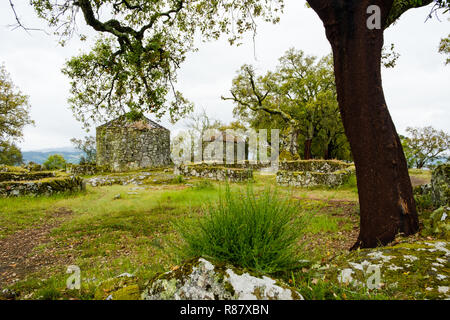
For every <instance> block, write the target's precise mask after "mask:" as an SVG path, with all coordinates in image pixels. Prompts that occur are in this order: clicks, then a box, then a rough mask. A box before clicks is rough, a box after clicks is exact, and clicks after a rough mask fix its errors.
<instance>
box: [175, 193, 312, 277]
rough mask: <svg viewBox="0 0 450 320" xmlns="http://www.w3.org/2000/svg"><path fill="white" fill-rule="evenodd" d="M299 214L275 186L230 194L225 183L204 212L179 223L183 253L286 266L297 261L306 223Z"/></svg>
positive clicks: (251, 265)
mask: <svg viewBox="0 0 450 320" xmlns="http://www.w3.org/2000/svg"><path fill="white" fill-rule="evenodd" d="M297 213H298V207H297V206H295V205H294V203H292V202H291V201H290V200H289V199H287V198H285V199H283V198H281V197H280V196H279V195H278V193H277V191H276V190H271V189H266V190H265V191H263V192H262V193H259V194H255V193H254V191H253V189H252V188H251V187H248V188H247V190H246V192H242V191H238V192H231V190H230V189H229V187H228V186H227V188H226V190H225V192H224V193H223V195H221V197H220V199H219V202H218V203H217V204H210V205H209V206H208V208H207V214H205V216H203V217H202V218H200V219H196V220H194V221H192V222H191V223H186V222H184V221H183V222H182V223H178V224H177V229H178V231H179V232H180V234H181V236H182V237H183V239H184V240H185V242H186V246H184V247H182V251H183V252H186V253H187V254H188V255H190V256H204V257H210V258H212V259H214V260H217V261H220V262H225V263H231V264H233V265H235V266H239V267H243V268H247V269H253V270H256V271H259V272H263V273H272V272H276V271H279V270H284V269H289V268H291V267H293V266H295V265H296V263H297V261H298V259H299V255H298V248H297V247H296V246H295V244H296V242H297V239H298V238H299V236H300V235H301V234H302V229H303V228H304V224H305V219H303V218H304V217H305V216H300V217H299V216H298V215H297Z"/></svg>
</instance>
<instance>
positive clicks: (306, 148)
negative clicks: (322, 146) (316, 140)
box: [303, 139, 312, 160]
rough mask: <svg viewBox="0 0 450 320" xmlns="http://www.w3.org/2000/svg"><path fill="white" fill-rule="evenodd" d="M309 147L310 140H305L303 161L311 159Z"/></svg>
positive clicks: (310, 144)
mask: <svg viewBox="0 0 450 320" xmlns="http://www.w3.org/2000/svg"><path fill="white" fill-rule="evenodd" d="M311 146H312V139H306V140H305V144H304V149H303V157H304V159H305V160H309V159H311V158H312V154H311Z"/></svg>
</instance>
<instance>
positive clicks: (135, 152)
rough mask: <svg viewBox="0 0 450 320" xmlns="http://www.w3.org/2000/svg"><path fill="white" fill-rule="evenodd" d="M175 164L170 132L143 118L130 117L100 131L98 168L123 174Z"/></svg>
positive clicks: (99, 128) (106, 125) (124, 117)
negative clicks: (101, 167)
mask: <svg viewBox="0 0 450 320" xmlns="http://www.w3.org/2000/svg"><path fill="white" fill-rule="evenodd" d="M169 164H171V159H170V131H169V130H168V129H166V128H164V127H162V126H161V125H159V124H157V123H156V122H154V121H152V120H150V119H147V118H146V117H144V116H141V117H140V118H139V119H138V120H130V119H129V118H128V117H127V116H125V115H124V116H120V117H119V118H117V119H115V120H112V121H110V122H107V123H105V124H103V125H101V126H99V127H97V165H98V166H106V167H108V168H109V169H110V170H111V171H115V172H123V171H131V170H138V169H144V168H152V167H160V166H166V165H169Z"/></svg>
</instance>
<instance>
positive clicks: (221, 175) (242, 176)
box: [174, 164, 253, 182]
mask: <svg viewBox="0 0 450 320" xmlns="http://www.w3.org/2000/svg"><path fill="white" fill-rule="evenodd" d="M174 174H176V175H183V176H185V177H198V178H206V179H212V180H217V181H225V180H228V181H230V182H241V181H247V180H250V179H253V170H251V169H242V168H226V167H219V166H212V165H207V164H191V165H178V166H176V167H175V170H174Z"/></svg>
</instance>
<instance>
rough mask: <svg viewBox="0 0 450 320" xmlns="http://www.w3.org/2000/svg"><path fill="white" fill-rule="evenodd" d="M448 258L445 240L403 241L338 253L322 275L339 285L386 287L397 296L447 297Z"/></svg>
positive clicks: (449, 255)
mask: <svg viewBox="0 0 450 320" xmlns="http://www.w3.org/2000/svg"><path fill="white" fill-rule="evenodd" d="M449 262H450V244H449V242H448V241H415V242H411V243H407V242H404V243H400V244H397V245H395V246H391V247H389V246H388V247H383V248H376V249H364V250H358V251H355V252H351V253H349V254H346V255H344V256H341V257H339V258H337V259H336V261H334V263H333V264H332V266H331V267H330V268H329V269H327V271H326V275H325V277H326V278H328V279H330V280H331V281H337V282H338V283H340V284H341V285H349V286H351V287H359V288H362V287H364V288H368V289H374V290H386V291H387V292H389V294H390V295H392V296H393V298H396V299H449V298H450V293H449V292H448V290H446V288H448V287H449V285H450V279H449V276H450V274H449V273H450V265H449ZM377 273H378V274H377ZM377 277H378V279H377Z"/></svg>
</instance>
